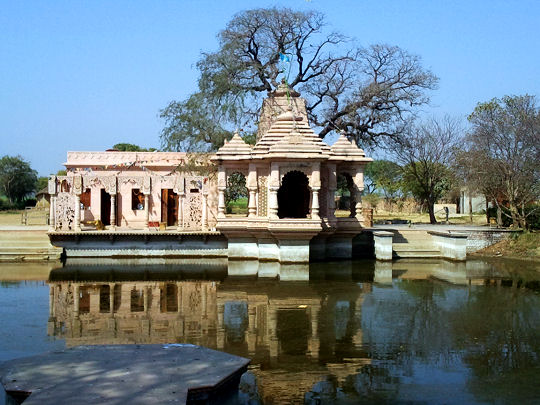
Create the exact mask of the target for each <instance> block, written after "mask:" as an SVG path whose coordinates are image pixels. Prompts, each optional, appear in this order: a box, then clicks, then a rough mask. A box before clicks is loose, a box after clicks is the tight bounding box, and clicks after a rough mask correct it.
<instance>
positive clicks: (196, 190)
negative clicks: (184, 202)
mask: <svg viewBox="0 0 540 405" xmlns="http://www.w3.org/2000/svg"><path fill="white" fill-rule="evenodd" d="M189 192H190V193H198V192H199V189H198V188H191V189H190V190H189Z"/></svg>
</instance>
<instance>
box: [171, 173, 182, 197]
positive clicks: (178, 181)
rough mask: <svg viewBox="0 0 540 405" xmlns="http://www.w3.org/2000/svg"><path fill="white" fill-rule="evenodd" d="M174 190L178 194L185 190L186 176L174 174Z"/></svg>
mask: <svg viewBox="0 0 540 405" xmlns="http://www.w3.org/2000/svg"><path fill="white" fill-rule="evenodd" d="M173 191H174V192H175V193H176V194H180V193H183V192H184V178H183V177H180V176H174V183H173Z"/></svg>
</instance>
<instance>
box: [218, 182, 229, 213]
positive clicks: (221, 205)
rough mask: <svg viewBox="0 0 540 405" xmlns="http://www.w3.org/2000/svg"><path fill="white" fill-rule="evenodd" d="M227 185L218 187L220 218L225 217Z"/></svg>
mask: <svg viewBox="0 0 540 405" xmlns="http://www.w3.org/2000/svg"><path fill="white" fill-rule="evenodd" d="M226 189H227V188H226V187H218V214H217V216H218V218H225V190H226Z"/></svg>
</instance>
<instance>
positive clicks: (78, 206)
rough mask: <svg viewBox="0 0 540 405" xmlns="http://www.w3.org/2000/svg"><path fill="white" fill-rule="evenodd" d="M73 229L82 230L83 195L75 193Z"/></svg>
mask: <svg viewBox="0 0 540 405" xmlns="http://www.w3.org/2000/svg"><path fill="white" fill-rule="evenodd" d="M73 230H74V231H77V232H79V231H80V230H81V195H80V194H75V217H74V219H73Z"/></svg>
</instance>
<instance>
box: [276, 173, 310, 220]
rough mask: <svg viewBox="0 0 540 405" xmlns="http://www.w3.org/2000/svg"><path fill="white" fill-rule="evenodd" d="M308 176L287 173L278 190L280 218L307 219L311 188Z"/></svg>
mask: <svg viewBox="0 0 540 405" xmlns="http://www.w3.org/2000/svg"><path fill="white" fill-rule="evenodd" d="M308 183H309V181H308V178H307V176H306V175H305V174H304V173H302V172H298V171H292V172H289V173H287V174H286V175H285V176H284V177H283V181H282V182H281V187H280V188H279V190H278V217H280V218H307V216H308V213H309V198H310V193H309V186H308Z"/></svg>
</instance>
